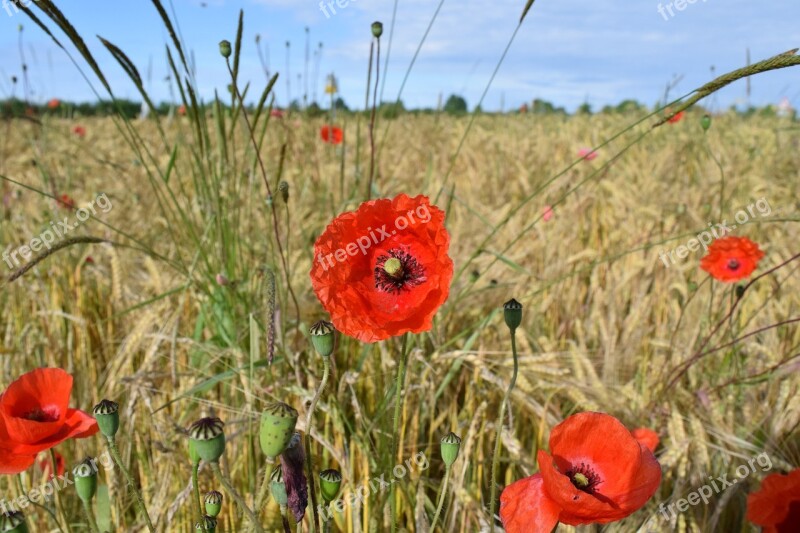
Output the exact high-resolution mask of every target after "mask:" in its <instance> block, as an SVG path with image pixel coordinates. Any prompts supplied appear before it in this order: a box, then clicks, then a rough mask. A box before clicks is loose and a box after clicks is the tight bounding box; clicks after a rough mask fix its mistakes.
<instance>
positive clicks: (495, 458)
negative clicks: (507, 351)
mask: <svg viewBox="0 0 800 533" xmlns="http://www.w3.org/2000/svg"><path fill="white" fill-rule="evenodd" d="M511 353H512V355H513V357H514V373H513V374H512V375H511V383H509V384H508V389H506V394H505V396H503V403H502V404H500V415H498V417H497V423H496V424H495V428H496V430H497V436H496V437H495V441H494V454H493V455H492V479H491V483H492V487H491V490H490V494H491V496H490V499H489V513H490V516H489V523H490V524H491V528H490V530H489V531H490V532H491V533H494V522H495V520H494V515H495V510H496V509H497V469H498V468H499V467H500V441H501V436H502V433H503V419H504V418H505V412H506V405H507V404H508V400H509V398H510V397H511V391H513V390H514V385H515V384H516V383H517V373H518V372H519V359H518V357H517V329H516V328H511Z"/></svg>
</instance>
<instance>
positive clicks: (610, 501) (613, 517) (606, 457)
mask: <svg viewBox="0 0 800 533" xmlns="http://www.w3.org/2000/svg"><path fill="white" fill-rule="evenodd" d="M550 453H551V454H552V456H551V455H550V454H548V453H547V452H545V451H544V450H540V451H539V454H538V456H537V459H538V463H539V470H540V472H541V473H539V474H536V475H534V476H531V477H528V478H525V479H521V480H519V481H517V482H515V483H513V484H511V485H509V486H508V487H506V489H505V490H504V491H503V494H502V495H501V497H500V517H501V519H502V520H503V524H504V525H505V527H506V532H507V533H550V532H551V531H552V530H553V528H554V527H556V525H557V524H558V523H559V522H563V523H565V524H568V525H571V526H578V525H584V524H606V523H608V522H614V521H617V520H621V519H623V518H625V517H626V516H629V515H630V514H632V513H634V512H635V511H637V510H638V509H640V508H641V507H642V506H644V504H645V503H647V501H648V500H649V499H650V498H651V497H652V496H653V494H655V492H656V490H657V489H658V486H659V484H660V483H661V466H660V465H659V464H658V461H656V458H655V456H653V453H652V452H651V451H650V450H649V449H648V448H647V447H645V446H644V445H642V444H640V443H639V442H638V441H637V440H636V439H635V438H634V437H633V435H631V432H630V431H628V429H627V428H626V427H625V426H623V425H622V423H621V422H620V421H619V420H617V419H616V418H614V417H613V416H610V415H607V414H604V413H578V414H576V415H573V416H570V417H569V418H567V419H566V420H564V421H563V422H562V423H560V424H559V425H557V426H556V427H554V428H553V431H552V432H551V433H550Z"/></svg>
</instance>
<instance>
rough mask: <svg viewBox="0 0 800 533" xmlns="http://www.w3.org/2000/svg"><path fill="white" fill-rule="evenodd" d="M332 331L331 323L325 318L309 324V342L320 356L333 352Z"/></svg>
mask: <svg viewBox="0 0 800 533" xmlns="http://www.w3.org/2000/svg"><path fill="white" fill-rule="evenodd" d="M334 331H335V330H334V328H333V324H331V323H330V322H326V321H325V320H320V321H319V322H317V323H316V324H314V325H313V326H311V343H312V344H313V345H314V349H315V350H317V353H318V354H320V355H321V356H322V357H330V356H331V354H332V353H333V345H334V340H335V339H334Z"/></svg>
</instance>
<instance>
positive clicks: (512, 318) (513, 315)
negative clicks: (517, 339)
mask: <svg viewBox="0 0 800 533" xmlns="http://www.w3.org/2000/svg"><path fill="white" fill-rule="evenodd" d="M503 317H504V318H505V319H506V326H508V329H510V330H511V331H514V330H515V329H517V328H518V327H519V325H520V324H522V304H521V303H519V302H518V301H516V300H515V299H514V298H511V299H510V300H509V301H507V302H506V303H505V304H503Z"/></svg>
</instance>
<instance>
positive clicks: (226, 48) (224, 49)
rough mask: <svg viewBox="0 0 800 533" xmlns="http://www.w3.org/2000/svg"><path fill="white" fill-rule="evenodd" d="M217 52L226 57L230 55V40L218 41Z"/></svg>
mask: <svg viewBox="0 0 800 533" xmlns="http://www.w3.org/2000/svg"><path fill="white" fill-rule="evenodd" d="M219 53H220V54H222V57H224V58H225V59H228V58H229V57H231V42H230V41H220V42H219Z"/></svg>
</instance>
